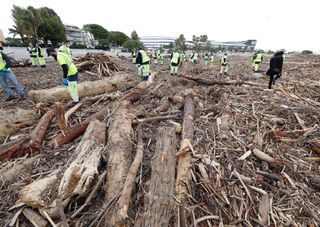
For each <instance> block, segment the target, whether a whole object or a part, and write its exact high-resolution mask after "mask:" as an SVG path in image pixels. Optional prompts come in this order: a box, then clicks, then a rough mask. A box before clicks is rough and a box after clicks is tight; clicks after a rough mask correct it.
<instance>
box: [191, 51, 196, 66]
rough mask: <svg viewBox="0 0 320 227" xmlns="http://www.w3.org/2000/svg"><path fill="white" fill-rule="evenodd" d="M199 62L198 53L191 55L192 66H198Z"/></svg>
mask: <svg viewBox="0 0 320 227" xmlns="http://www.w3.org/2000/svg"><path fill="white" fill-rule="evenodd" d="M197 61H198V53H197V52H195V53H193V54H192V55H191V62H192V64H194V65H196V64H197Z"/></svg>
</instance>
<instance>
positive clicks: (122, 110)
mask: <svg viewBox="0 0 320 227" xmlns="http://www.w3.org/2000/svg"><path fill="white" fill-rule="evenodd" d="M127 104H128V102H127V101H123V102H121V103H119V105H118V106H117V107H115V112H114V113H113V116H112V117H111V123H110V128H109V132H108V135H109V136H108V143H107V149H106V151H107V152H108V153H107V154H105V157H106V156H108V161H107V182H108V184H107V185H106V188H105V191H106V200H107V201H110V200H111V199H112V198H114V197H115V196H116V195H118V194H119V193H120V192H121V190H122V188H123V185H124V182H125V179H126V176H127V175H128V172H129V168H130V165H131V160H132V149H133V147H132V136H133V129H132V126H131V118H130V116H129V114H128V112H127V107H126V106H127ZM105 221H106V223H108V224H111V225H114V222H115V219H114V218H112V219H111V218H110V217H109V216H106V219H105Z"/></svg>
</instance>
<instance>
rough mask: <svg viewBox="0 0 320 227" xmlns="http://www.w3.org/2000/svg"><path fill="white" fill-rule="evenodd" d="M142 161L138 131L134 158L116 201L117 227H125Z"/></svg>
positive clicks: (141, 148)
mask: <svg viewBox="0 0 320 227" xmlns="http://www.w3.org/2000/svg"><path fill="white" fill-rule="evenodd" d="M142 159H143V140H142V136H141V132H140V131H138V144H137V151H136V156H135V158H134V160H133V162H132V165H131V167H130V170H129V173H128V176H127V178H126V182H125V183H124V186H123V190H122V192H121V196H120V198H119V200H118V211H117V214H116V224H115V226H118V227H120V226H122V227H125V226H127V225H126V219H127V217H128V215H127V213H128V209H129V203H130V198H131V193H132V190H133V187H134V183H135V179H136V175H137V172H138V170H139V167H140V164H141V161H142Z"/></svg>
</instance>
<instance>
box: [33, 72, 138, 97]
mask: <svg viewBox="0 0 320 227" xmlns="http://www.w3.org/2000/svg"><path fill="white" fill-rule="evenodd" d="M130 83H131V84H132V83H136V82H135V79H134V78H133V77H132V76H130V75H129V74H123V73H122V74H120V73H119V74H115V76H113V77H108V78H105V79H102V80H97V81H87V82H83V83H79V84H78V93H79V96H80V97H86V96H94V95H100V94H103V93H109V92H112V91H114V90H116V89H118V88H121V87H125V86H127V85H128V84H130ZM28 96H29V98H30V99H32V100H33V101H34V102H44V103H53V102H57V101H63V100H70V99H71V98H70V94H69V92H68V90H67V88H66V87H62V86H60V87H54V88H51V89H42V90H31V91H29V93H28Z"/></svg>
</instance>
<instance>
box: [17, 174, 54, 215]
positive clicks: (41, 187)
mask: <svg viewBox="0 0 320 227" xmlns="http://www.w3.org/2000/svg"><path fill="white" fill-rule="evenodd" d="M59 181H60V180H59V171H55V172H54V173H52V174H51V175H49V176H47V177H45V178H42V179H40V180H37V181H34V182H32V183H31V184H28V185H26V186H24V187H23V188H22V189H21V190H20V191H19V194H18V195H19V199H20V201H21V202H24V203H25V204H26V205H27V206H31V207H32V208H38V209H42V210H45V211H46V212H48V211H49V210H50V209H52V208H53V207H54V206H55V205H52V203H53V200H52V199H49V198H46V197H47V195H46V192H48V191H50V190H52V189H53V188H58V186H59Z"/></svg>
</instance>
